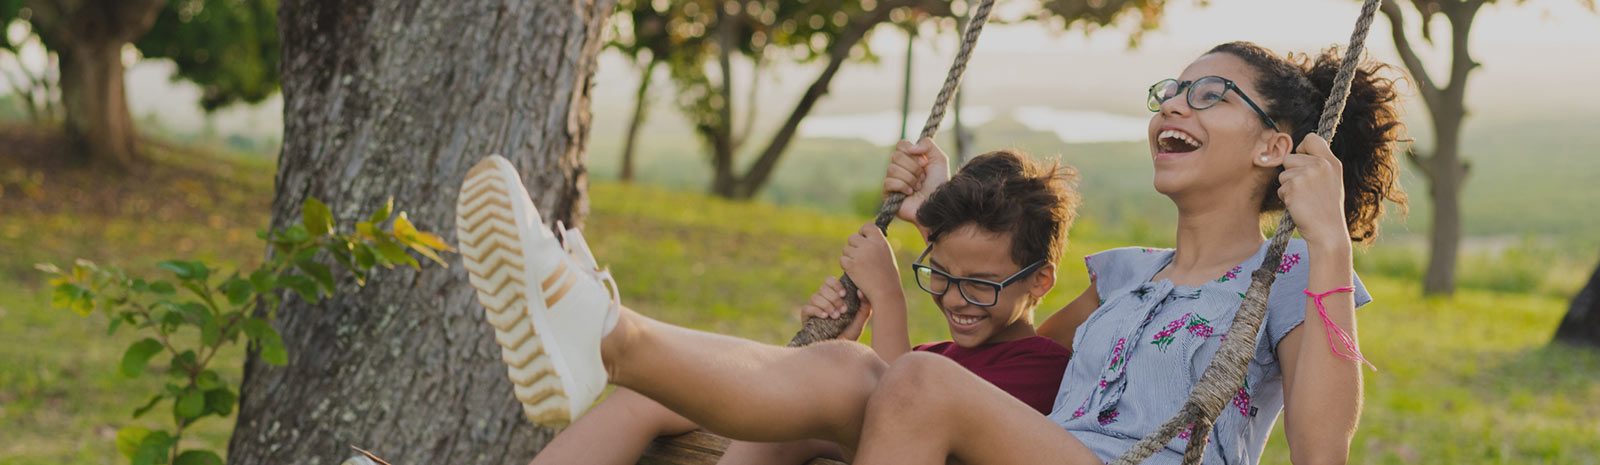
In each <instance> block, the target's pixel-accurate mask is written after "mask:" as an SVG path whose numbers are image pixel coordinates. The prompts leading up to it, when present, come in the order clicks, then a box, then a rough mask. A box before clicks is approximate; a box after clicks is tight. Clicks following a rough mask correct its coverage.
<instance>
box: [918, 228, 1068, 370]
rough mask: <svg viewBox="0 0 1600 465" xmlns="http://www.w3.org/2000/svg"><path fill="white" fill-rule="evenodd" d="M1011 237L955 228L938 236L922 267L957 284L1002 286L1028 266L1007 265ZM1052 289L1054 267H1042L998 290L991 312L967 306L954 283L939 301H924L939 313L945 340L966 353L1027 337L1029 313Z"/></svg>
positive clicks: (1030, 323)
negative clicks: (957, 280) (974, 282)
mask: <svg viewBox="0 0 1600 465" xmlns="http://www.w3.org/2000/svg"><path fill="white" fill-rule="evenodd" d="M1011 236H1012V235H1011V233H1009V232H1006V233H994V232H990V231H986V230H984V229H982V228H979V227H978V226H976V225H973V224H967V225H964V226H961V227H959V228H956V229H953V230H951V231H949V232H948V233H945V234H942V235H940V237H939V240H938V241H937V242H936V243H934V244H933V248H932V250H930V251H929V252H928V258H927V265H928V266H929V267H932V268H933V269H935V270H939V271H943V272H945V273H947V274H949V275H950V276H954V277H958V278H975V279H982V280H985V281H993V282H997V283H998V282H1001V281H1004V280H1005V279H1006V278H1009V277H1011V276H1012V275H1014V274H1016V273H1017V272H1018V271H1020V270H1022V269H1023V267H1024V266H1027V265H1028V264H1018V263H1016V262H1014V261H1012V259H1011ZM1054 285H1055V264H1051V263H1046V264H1045V265H1044V266H1043V267H1041V268H1039V269H1037V270H1035V271H1034V272H1033V273H1031V274H1029V275H1028V276H1027V277H1024V278H1022V279H1019V280H1017V281H1015V282H1013V283H1011V285H1009V286H1006V287H1005V288H1004V289H1001V290H1000V294H999V296H998V297H996V299H995V304H994V305H991V306H987V307H985V306H979V305H974V304H973V303H971V302H968V301H967V300H966V299H965V298H963V297H962V296H961V291H960V290H958V289H957V286H955V285H954V283H952V284H951V286H950V287H949V288H948V289H946V291H945V293H944V295H943V296H930V297H932V298H933V301H934V304H936V305H938V306H939V310H940V311H942V312H943V313H944V317H945V323H946V324H947V325H948V326H949V327H950V338H951V339H952V340H954V341H955V343H956V345H959V346H961V347H969V348H970V347H977V346H980V345H984V344H993V343H999V342H1008V341H1014V340H1017V339H1022V338H1025V337H1028V336H1033V335H1034V334H1035V333H1034V330H1033V308H1034V307H1035V306H1036V305H1037V304H1038V298H1040V297H1043V296H1044V294H1045V293H1046V292H1048V291H1049V290H1050V288H1051V286H1054ZM973 297H974V298H978V296H973Z"/></svg>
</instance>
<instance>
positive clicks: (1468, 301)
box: [0, 134, 1600, 465]
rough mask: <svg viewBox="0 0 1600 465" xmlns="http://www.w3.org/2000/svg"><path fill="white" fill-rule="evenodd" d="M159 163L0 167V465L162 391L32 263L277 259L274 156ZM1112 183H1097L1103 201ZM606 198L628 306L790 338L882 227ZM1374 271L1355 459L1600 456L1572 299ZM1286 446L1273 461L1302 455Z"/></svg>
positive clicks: (620, 191)
mask: <svg viewBox="0 0 1600 465" xmlns="http://www.w3.org/2000/svg"><path fill="white" fill-rule="evenodd" d="M10 137H12V138H13V139H15V138H19V137H20V138H24V139H25V138H27V137H31V136H28V135H27V134H23V135H20V136H19V135H17V134H10ZM7 143H8V144H12V145H11V146H13V147H14V146H15V145H14V144H15V143H16V141H9V142H7ZM149 154H150V155H151V156H152V157H153V159H154V160H155V163H154V164H153V165H152V167H151V168H150V171H149V172H147V173H143V174H141V175H140V176H138V177H133V178H130V177H116V176H109V175H105V174H103V173H94V172H72V171H63V170H60V169H57V168H51V167H48V166H46V167H41V166H43V165H39V164H38V163H39V161H38V160H31V161H30V160H27V159H23V158H21V157H7V158H0V340H4V341H6V342H5V344H3V345H0V424H3V425H5V427H4V429H5V438H6V440H5V441H0V464H8V465H9V464H16V465H22V464H99V463H122V460H123V459H121V458H120V457H118V456H117V452H116V450H115V447H114V446H113V445H112V439H113V437H114V435H115V431H116V429H117V428H119V427H121V426H125V425H127V424H130V423H142V422H146V421H149V418H146V419H142V420H138V421H133V420H130V418H129V413H130V412H131V411H132V410H133V409H134V408H135V407H136V406H137V405H138V404H139V403H140V401H142V400H144V398H145V395H144V393H147V392H150V390H151V389H154V388H156V387H157V386H158V385H157V384H156V381H159V380H151V379H140V380H128V379H126V378H122V377H121V376H120V375H118V374H116V372H115V371H116V368H115V367H116V365H117V361H118V360H119V359H120V357H121V353H122V352H121V351H122V350H123V348H124V347H126V346H127V345H128V344H129V343H131V342H132V341H133V340H134V339H135V338H134V337H133V335H132V333H130V332H127V331H124V332H121V333H119V334H117V335H116V336H114V337H107V336H106V335H105V334H106V333H105V321H104V320H103V317H101V316H99V315H96V316H94V317H90V318H84V317H80V316H78V315H76V314H74V313H71V312H69V311H66V310H58V309H51V308H49V305H48V298H49V295H48V294H47V293H46V292H44V291H43V290H42V287H43V284H44V283H43V282H42V280H41V279H40V274H39V273H38V272H36V271H34V270H33V269H32V265H33V264H34V263H37V262H46V261H48V262H55V263H58V264H61V263H69V262H70V261H71V260H72V259H74V258H77V257H83V258H87V259H90V260H94V261H96V262H98V263H100V264H102V265H106V266H117V267H123V268H127V269H129V270H132V271H134V272H135V273H147V274H148V273H153V272H154V270H153V264H154V263H155V262H156V261H158V260H162V259H167V258H175V257H193V258H203V259H207V260H215V261H216V262H220V263H225V264H235V265H237V264H247V263H252V262H254V261H256V260H258V259H259V257H260V255H261V253H262V252H263V250H264V247H263V246H262V245H260V244H258V243H257V242H256V240H255V239H254V235H253V232H254V231H255V229H256V228H259V227H261V226H264V225H265V223H266V221H267V214H266V212H267V205H268V204H269V202H270V199H271V195H272V193H271V181H272V180H271V174H270V173H271V172H272V169H273V168H272V163H271V162H270V161H269V160H263V159H259V158H245V157H236V156H229V155H225V154H213V153H205V152H202V151H194V150H188V149H184V148H180V147H164V146H154V147H150V148H149ZM877 155H881V154H877ZM877 160H878V159H877V158H873V159H872V160H871V161H870V163H879V162H878V161H877ZM861 163H864V164H865V163H868V161H862V162H861ZM874 171H876V168H875V169H874ZM867 174H868V175H873V176H875V175H876V174H875V173H867ZM858 176H864V175H858ZM1095 185H1096V184H1094V183H1093V182H1090V181H1089V180H1086V181H1085V190H1086V191H1088V190H1089V189H1091V188H1092V187H1093V186H1095ZM590 194H591V196H592V199H591V205H592V208H593V212H592V215H591V216H590V218H589V219H588V221H587V223H586V232H585V234H586V235H587V236H588V237H589V239H590V241H591V244H592V245H593V247H594V250H595V253H596V255H597V256H598V257H599V258H600V260H601V261H602V262H604V263H608V264H610V266H611V267H612V270H613V272H614V274H615V275H616V277H617V280H618V282H619V283H620V285H621V290H622V295H623V301H624V303H625V304H627V305H629V306H630V307H633V308H635V309H637V310H639V311H640V312H642V313H645V314H648V315H651V316H654V317H657V318H660V319H662V320H665V321H668V322H673V323H677V324H682V325H686V326H691V327H695V328H701V329H707V330H712V331H717V332H723V333H729V334H736V335H742V336H746V337H750V338H753V339H757V340H761V341H766V342H772V343H780V342H783V341H786V340H787V339H788V337H789V336H790V335H791V334H792V333H793V331H794V330H795V329H796V328H797V327H798V322H797V321H796V318H795V316H794V314H793V312H794V308H795V307H796V306H797V305H798V304H799V303H800V302H801V301H802V300H803V299H805V298H806V297H807V296H809V295H810V293H811V292H813V291H814V290H815V288H816V286H817V285H818V283H820V281H821V279H822V278H823V277H824V276H830V275H835V274H837V273H838V266H837V255H838V253H839V250H840V249H841V248H842V247H843V244H844V241H843V239H844V237H845V236H846V235H847V234H848V233H850V232H851V231H854V230H855V229H856V228H858V227H859V226H860V225H861V224H864V223H865V222H867V221H868V220H867V218H866V217H864V216H857V215H850V214H844V213H827V212H822V211H818V210H812V209H807V208H796V207H778V206H774V205H772V204H770V203H748V204H747V203H732V202H726V201H721V200H717V199H712V198H708V197H706V196H703V195H700V194H696V193H686V192H683V191H673V190H665V189H660V188H650V187H636V186H625V185H618V184H612V183H606V182H597V183H595V184H594V185H593V186H591V191H590ZM1095 201H1096V199H1094V198H1092V197H1091V198H1090V202H1091V203H1092V202H1095ZM1146 214H1148V215H1151V216H1154V217H1160V216H1162V215H1164V214H1149V213H1146ZM1130 215H1133V214H1130ZM419 226H420V227H422V228H424V229H433V230H447V229H448V228H449V227H450V225H419ZM1129 231H1132V232H1129ZM891 233H892V234H891V240H892V242H894V244H895V245H896V247H897V251H898V254H899V258H900V260H901V261H902V264H903V263H905V262H906V261H908V260H910V259H911V258H914V254H915V253H916V252H919V251H920V246H921V244H920V239H918V238H916V237H915V236H914V233H913V232H912V231H910V230H909V229H907V228H904V227H897V228H894V229H893V230H892V231H891ZM1166 235H1167V233H1166V232H1165V231H1163V230H1161V229H1160V228H1159V227H1156V226H1149V227H1146V228H1144V230H1143V232H1139V230H1129V229H1126V228H1116V229H1113V228H1106V227H1102V226H1099V225H1098V224H1096V223H1094V222H1089V221H1086V222H1083V223H1081V224H1079V225H1078V226H1077V227H1076V228H1075V229H1074V233H1073V239H1072V242H1071V246H1070V249H1069V250H1068V252H1067V256H1069V257H1074V256H1080V255H1084V254H1087V253H1092V252H1094V251H1097V250H1101V249H1105V248H1109V247H1113V246H1120V245H1132V244H1153V243H1155V242H1157V241H1158V238H1159V237H1165V236H1166ZM1362 259H1363V260H1370V258H1366V257H1363V258H1362ZM1075 263H1076V261H1075V260H1068V264H1067V265H1066V266H1065V267H1063V271H1062V273H1061V276H1060V278H1061V285H1060V286H1059V287H1058V290H1057V291H1055V292H1052V293H1051V295H1050V296H1049V297H1048V298H1047V299H1046V300H1045V304H1044V305H1043V306H1042V308H1045V309H1054V308H1059V306H1060V305H1062V304H1064V303H1065V302H1066V301H1067V300H1068V299H1070V298H1071V297H1072V295H1071V294H1072V293H1073V291H1076V290H1078V289H1082V288H1083V287H1084V286H1085V285H1086V283H1087V280H1086V277H1085V276H1084V275H1083V272H1082V270H1081V268H1078V267H1076V266H1074V265H1075ZM455 270H459V268H452V271H455ZM430 272H443V270H439V269H437V268H434V269H431V270H430ZM1363 276H1364V279H1363V280H1364V281H1365V282H1366V283H1367V284H1368V285H1369V286H1370V288H1371V290H1372V293H1373V294H1374V295H1375V296H1376V297H1377V301H1376V302H1375V303H1373V304H1372V305H1370V306H1368V307H1366V308H1365V309H1363V310H1362V312H1361V316H1362V319H1361V323H1362V324H1361V335H1362V336H1363V338H1362V339H1363V342H1364V344H1363V348H1364V352H1365V353H1366V354H1367V355H1368V357H1369V358H1370V359H1371V360H1372V361H1373V362H1374V363H1376V364H1377V365H1378V366H1379V368H1380V370H1381V371H1378V372H1376V373H1373V372H1368V373H1366V378H1365V382H1366V392H1367V399H1366V404H1365V409H1364V412H1363V422H1362V425H1361V429H1360V431H1359V432H1358V434H1357V436H1356V438H1355V442H1354V444H1353V446H1352V447H1353V457H1352V463H1417V462H1423V463H1597V462H1596V460H1597V459H1596V457H1600V442H1596V441H1595V440H1594V438H1596V437H1600V423H1596V422H1595V421H1594V418H1596V417H1600V353H1596V352H1592V351H1583V350H1578V349H1570V348H1562V347H1546V345H1545V344H1546V341H1547V340H1548V339H1549V335H1550V334H1551V332H1552V331H1553V330H1554V327H1555V324H1556V322H1557V321H1558V320H1559V318H1560V317H1561V315H1562V313H1563V311H1564V309H1565V303H1564V302H1563V301H1562V300H1561V299H1560V298H1559V297H1553V296H1550V295H1546V294H1531V295H1530V294H1525V293H1513V292H1496V291H1489V290H1475V289H1467V290H1464V291H1462V292H1461V293H1460V294H1459V295H1457V296H1456V297H1455V298H1452V299H1420V298H1418V297H1416V296H1417V295H1418V293H1419V291H1418V289H1417V284H1416V281H1415V280H1414V279H1405V278H1393V277H1387V276H1382V275H1381V273H1371V274H1364V275H1363ZM377 279H382V278H381V275H380V277H378V278H377ZM907 289H908V292H909V293H910V295H911V296H912V298H911V299H910V300H911V302H912V309H911V312H912V317H911V324H912V328H911V329H912V337H913V340H916V341H929V340H937V339H943V338H944V331H945V330H944V328H943V323H942V319H941V318H940V317H939V316H938V315H937V313H936V311H935V310H934V309H933V306H932V304H931V302H929V301H928V300H927V299H925V298H922V297H920V291H917V290H916V287H915V285H914V284H909V283H908V287H907ZM1049 311H1050V310H1043V311H1041V312H1040V314H1039V316H1040V317H1043V316H1045V315H1046V314H1048V312H1049ZM224 357H225V358H224V359H223V360H224V362H226V363H227V364H230V365H232V366H233V368H232V369H229V370H226V371H224V373H225V376H226V377H227V378H229V380H230V382H234V383H237V382H238V381H239V370H238V362H239V360H240V359H239V357H240V354H238V353H237V352H235V353H230V354H225V355H224ZM152 369H153V370H156V371H160V370H164V369H165V368H164V363H163V362H161V361H159V360H158V361H157V362H156V363H153V364H152ZM157 414H158V415H159V412H158V413H157ZM153 416H154V415H153ZM231 427H232V424H231V420H226V421H219V420H214V419H213V420H207V421H206V422H202V423H200V424H199V430H198V431H199V433H200V434H199V437H198V438H196V441H197V444H204V445H207V446H210V447H213V448H216V449H222V448H224V447H225V445H226V440H227V435H228V433H229V430H230V429H231ZM1277 434H1278V435H1277V436H1276V437H1275V438H1274V439H1273V442H1272V443H1271V444H1269V445H1268V446H1267V455H1266V458H1265V459H1264V460H1263V463H1287V462H1288V450H1287V447H1286V445H1285V444H1284V442H1283V439H1282V433H1281V431H1280V432H1279V433H1277ZM377 452H379V453H380V455H381V451H377ZM397 459H400V460H402V461H403V460H404V458H397Z"/></svg>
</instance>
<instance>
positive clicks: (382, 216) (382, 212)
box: [367, 195, 394, 224]
mask: <svg viewBox="0 0 1600 465" xmlns="http://www.w3.org/2000/svg"><path fill="white" fill-rule="evenodd" d="M392 211H394V196H392V195H391V196H389V201H388V202H384V203H383V206H382V207H379V208H378V211H375V212H372V217H370V218H367V222H368V223H372V224H378V223H382V222H384V221H388V220H389V212H392Z"/></svg>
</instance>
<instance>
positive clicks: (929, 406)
mask: <svg viewBox="0 0 1600 465" xmlns="http://www.w3.org/2000/svg"><path fill="white" fill-rule="evenodd" d="M964 370H965V368H962V367H961V365H959V364H957V363H956V362H955V361H953V360H950V359H949V358H947V357H944V356H941V355H938V354H930V353H927V352H913V353H909V354H906V355H904V356H901V357H900V358H899V359H896V360H895V361H894V364H893V365H890V366H889V369H888V370H887V371H885V372H884V374H883V378H882V379H880V380H879V381H878V388H877V389H876V390H874V391H873V392H872V397H871V399H869V400H868V409H869V410H874V409H888V410H892V411H896V412H905V414H908V415H909V414H912V413H913V412H919V411H925V412H929V413H933V414H937V411H938V409H939V408H940V407H941V402H943V401H947V400H953V398H952V396H950V395H944V391H946V390H947V388H948V387H949V386H950V381H952V380H953V379H955V378H956V377H958V375H960V374H961V372H962V371H964Z"/></svg>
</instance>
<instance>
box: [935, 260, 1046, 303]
mask: <svg viewBox="0 0 1600 465" xmlns="http://www.w3.org/2000/svg"><path fill="white" fill-rule="evenodd" d="M929 252H933V246H931V245H930V246H928V248H927V250H923V251H922V255H919V256H917V260H916V261H914V262H912V263H911V270H912V274H913V275H915V276H916V279H917V287H920V288H922V290H923V291H924V292H927V293H929V294H933V295H934V296H935V297H944V295H945V294H947V293H949V292H950V286H951V285H954V286H955V287H956V292H957V293H959V294H961V298H962V299H965V300H966V301H967V303H970V304H973V305H977V306H979V307H993V306H994V305H995V304H998V303H1000V291H1002V290H1004V289H1005V288H1006V286H1010V285H1011V284H1012V283H1015V282H1017V281H1019V280H1021V279H1022V278H1026V277H1028V275H1031V274H1033V272H1035V271H1038V270H1039V268H1042V267H1044V264H1045V260H1039V261H1037V262H1033V264H1032V265H1028V266H1026V267H1023V268H1022V269H1021V270H1017V272H1016V273H1015V274H1012V275H1011V277H1009V278H1006V279H1004V280H1001V281H1000V282H994V281H989V280H986V279H978V278H963V277H959V276H951V275H950V273H945V272H943V271H939V270H938V269H935V268H933V267H930V266H927V265H923V264H922V260H923V259H926V258H927V257H928V253H929ZM924 270H926V271H927V272H928V273H930V274H933V273H937V274H938V275H939V276H942V277H944V279H945V286H944V290H942V291H938V292H934V291H933V289H929V288H928V283H925V282H922V271H924ZM962 282H970V283H974V284H982V285H984V286H988V287H991V288H993V289H994V301H993V302H989V303H981V302H978V301H976V300H972V296H969V295H967V291H966V288H963V287H962V286H961V283H962Z"/></svg>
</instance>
